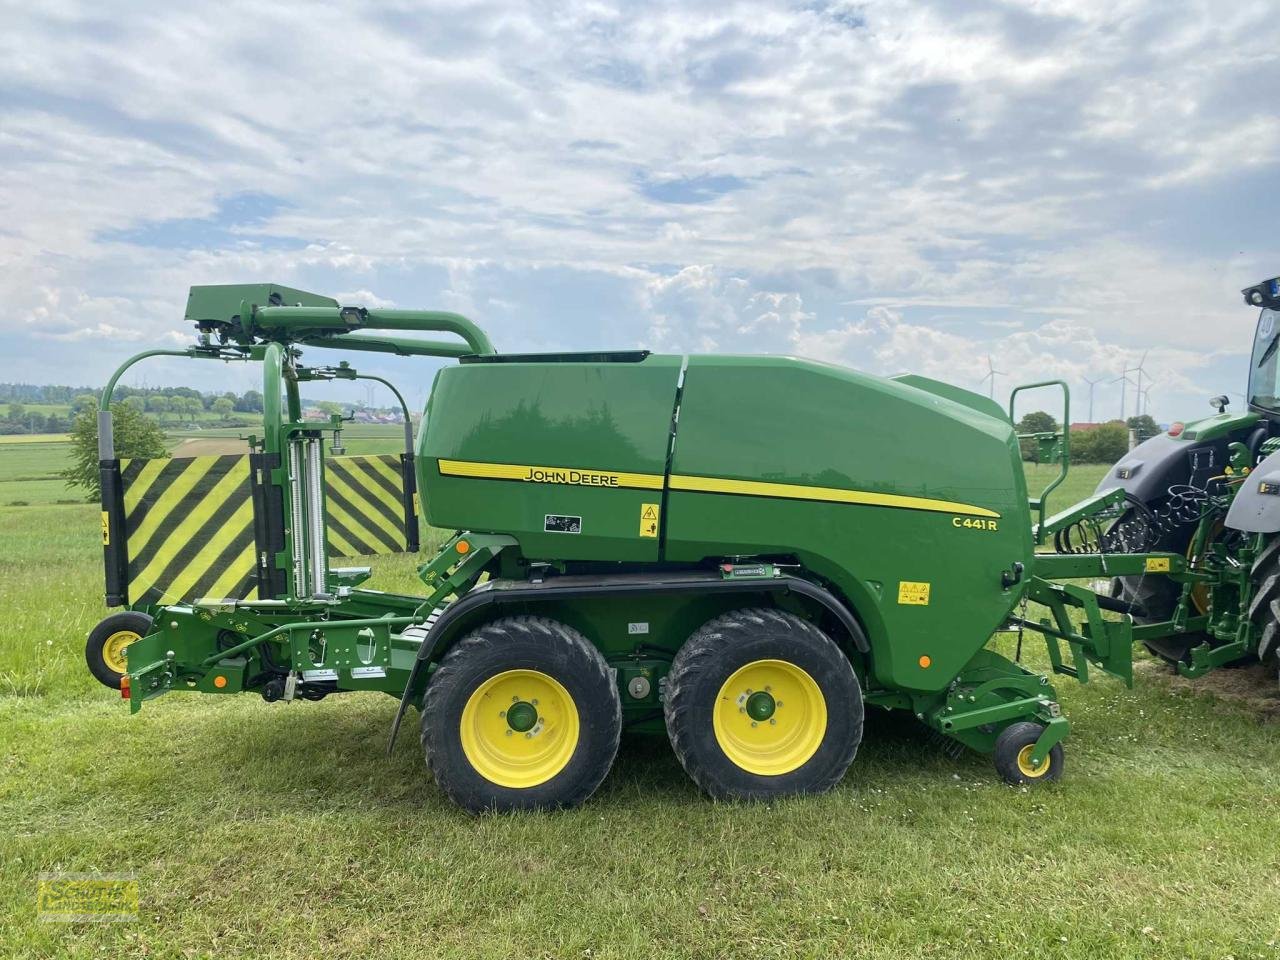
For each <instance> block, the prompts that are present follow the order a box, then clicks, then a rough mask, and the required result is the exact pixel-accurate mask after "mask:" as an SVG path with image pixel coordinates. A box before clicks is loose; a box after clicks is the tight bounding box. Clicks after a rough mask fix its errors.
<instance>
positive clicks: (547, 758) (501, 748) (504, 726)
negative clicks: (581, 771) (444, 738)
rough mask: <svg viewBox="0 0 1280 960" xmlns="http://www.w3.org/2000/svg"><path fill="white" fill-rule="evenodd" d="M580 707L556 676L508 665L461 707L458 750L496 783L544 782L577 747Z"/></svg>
mask: <svg viewBox="0 0 1280 960" xmlns="http://www.w3.org/2000/svg"><path fill="white" fill-rule="evenodd" d="M578 730H579V722H578V707H577V705H576V704H575V703H574V702H573V697H572V696H570V695H569V691H568V690H566V689H565V688H564V686H563V685H562V684H561V683H560V681H558V680H556V679H555V677H552V676H549V675H548V674H545V673H542V672H540V671H538V670H507V671H504V672H503V673H499V674H497V675H495V676H492V677H490V678H489V679H488V680H486V681H485V682H484V683H482V684H480V686H478V687H477V688H476V689H475V692H474V693H472V694H471V696H470V697H469V698H468V699H467V704H466V706H465V707H463V708H462V721H461V724H460V731H459V732H460V734H461V740H462V752H463V753H464V754H466V757H467V760H468V761H469V762H470V764H471V766H472V767H473V768H474V769H475V771H476V772H477V773H478V774H480V776H482V777H484V778H485V779H486V780H488V781H490V782H491V783H496V784H497V785H498V786H500V787H515V788H527V787H536V786H538V784H540V783H546V782H547V781H548V780H550V779H551V778H552V777H554V776H555V775H556V774H558V773H559V772H560V771H561V770H563V769H564V768H565V766H566V765H567V764H568V763H569V760H570V759H571V758H572V757H573V752H574V750H576V749H577V747H578Z"/></svg>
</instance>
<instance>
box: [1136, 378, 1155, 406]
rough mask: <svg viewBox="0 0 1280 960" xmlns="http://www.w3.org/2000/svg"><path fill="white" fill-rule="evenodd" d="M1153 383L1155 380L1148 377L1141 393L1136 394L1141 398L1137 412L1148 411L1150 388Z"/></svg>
mask: <svg viewBox="0 0 1280 960" xmlns="http://www.w3.org/2000/svg"><path fill="white" fill-rule="evenodd" d="M1155 385H1156V382H1155V381H1154V380H1152V379H1150V378H1148V379H1147V387H1146V389H1145V390H1143V391H1142V393H1140V394H1138V396H1140V397H1141V398H1142V406H1141V407H1139V408H1138V413H1139V414H1146V413H1149V412H1150V410H1149V409H1148V408H1149V407H1150V406H1151V388H1152V387H1154V386H1155Z"/></svg>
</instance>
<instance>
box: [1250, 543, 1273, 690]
mask: <svg viewBox="0 0 1280 960" xmlns="http://www.w3.org/2000/svg"><path fill="white" fill-rule="evenodd" d="M1252 577H1253V591H1254V592H1253V600H1252V601H1251V602H1250V604H1249V619H1250V620H1252V621H1253V624H1254V626H1255V627H1256V628H1257V630H1258V659H1259V660H1261V661H1262V662H1263V663H1266V664H1269V665H1270V666H1271V667H1272V669H1276V670H1277V671H1278V672H1280V537H1276V538H1275V539H1273V540H1272V541H1271V542H1270V543H1268V544H1267V545H1266V546H1265V547H1264V548H1263V549H1262V552H1261V553H1259V554H1258V556H1257V559H1255V560H1254V561H1253V570H1252Z"/></svg>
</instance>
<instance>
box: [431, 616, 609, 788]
mask: <svg viewBox="0 0 1280 960" xmlns="http://www.w3.org/2000/svg"><path fill="white" fill-rule="evenodd" d="M516 671H518V672H519V674H518V676H519V677H520V678H522V679H521V680H520V681H518V682H519V683H524V684H526V685H531V686H532V687H533V690H534V692H535V693H536V691H537V690H539V689H540V690H543V691H548V690H550V691H551V693H550V696H548V697H547V699H548V701H550V702H548V703H543V704H541V706H542V711H541V712H539V711H538V710H537V709H536V708H537V706H538V705H539V704H538V700H537V697H536V696H535V697H526V698H525V699H524V700H521V699H520V698H519V696H518V695H517V696H516V698H515V700H516V701H519V702H520V703H522V704H524V705H525V706H524V707H522V709H525V708H527V707H529V706H531V705H532V706H533V707H534V709H533V713H532V714H528V716H529V717H531V718H534V717H536V718H537V719H536V720H535V719H530V720H529V721H528V722H529V723H532V724H534V725H533V726H532V727H525V726H524V725H523V723H521V724H516V722H515V720H514V716H515V711H514V710H512V711H511V715H512V718H513V719H510V720H503V721H502V724H499V727H498V729H494V728H492V726H490V727H482V726H480V724H483V723H485V722H486V720H487V722H488V723H489V724H491V725H492V724H493V723H495V721H494V717H503V718H505V717H507V709H508V708H509V707H510V706H511V703H512V702H515V701H512V700H510V699H509V698H507V697H505V696H502V697H498V695H497V693H496V691H499V690H502V691H506V692H509V691H510V690H511V689H513V688H512V687H511V686H505V687H504V686H500V685H501V684H502V683H503V682H504V681H503V676H504V675H516V674H514V673H513V672H516ZM547 678H549V679H547ZM512 682H513V683H517V681H512ZM517 686H518V683H517ZM486 691H495V693H494V694H493V695H492V696H493V697H494V699H493V700H492V702H489V703H486V700H488V699H489V698H490V693H488V692H486ZM498 699H501V700H502V701H503V702H502V703H499V702H498ZM473 700H474V703H473ZM490 711H492V712H493V715H494V716H493V717H491V716H490V715H489V714H490ZM541 721H545V722H546V727H545V728H544V727H543V726H542V725H540V723H541ZM503 724H509V726H503ZM420 732H421V742H422V749H423V752H424V753H425V755H426V761H427V766H428V768H429V769H430V770H431V772H432V774H433V775H434V776H435V780H436V783H438V784H439V785H440V788H441V789H442V790H443V791H444V792H445V793H446V794H447V795H448V796H449V798H450V799H451V800H453V802H454V803H456V804H457V805H458V806H460V807H462V808H463V809H464V810H467V811H469V812H472V813H481V812H485V811H497V812H509V811H517V810H555V809H562V808H568V807H576V806H578V805H580V804H581V803H583V802H584V801H585V800H586V799H587V798H588V797H590V796H591V794H593V793H595V791H596V788H597V787H599V786H600V784H601V782H602V781H603V780H604V778H605V777H606V776H607V775H608V773H609V769H610V767H612V766H613V760H614V757H615V756H616V755H617V752H618V741H619V739H620V737H621V734H622V701H621V698H620V697H619V695H618V686H617V682H616V681H615V679H614V675H613V671H611V670H610V669H609V665H608V664H607V663H606V662H605V659H604V657H603V656H601V654H600V651H599V650H597V649H596V648H595V647H594V646H592V645H591V644H590V643H589V642H588V641H587V640H586V638H584V637H583V636H582V634H580V633H578V632H577V631H576V630H574V629H572V628H570V627H568V626H565V625H564V624H563V623H560V622H558V621H556V620H550V619H547V618H545V617H528V616H523V617H507V618H504V619H500V620H494V621H491V622H490V623H486V624H484V625H482V626H480V627H478V628H476V629H475V630H474V631H472V632H471V633H470V634H468V635H467V636H466V637H464V638H463V639H462V640H460V641H459V642H458V643H457V644H456V645H454V646H453V648H452V649H450V650H449V652H448V653H446V654H445V656H444V658H443V659H442V660H441V662H440V667H439V669H437V670H436V671H435V673H434V674H433V675H432V677H431V681H430V683H428V684H427V689H426V693H425V694H424V696H423V704H422V720H421V728H420ZM503 735H505V736H506V737H507V738H509V739H508V740H504V739H503ZM541 736H545V737H546V738H547V739H546V740H545V741H544V743H545V744H546V747H542V746H541V745H539V746H538V747H536V748H534V749H544V750H550V751H551V753H550V754H544V756H546V755H549V756H551V758H552V759H551V760H545V759H544V760H543V761H537V760H531V759H530V758H529V757H527V756H526V757H522V756H519V755H517V752H513V751H518V750H519V748H520V740H521V738H523V739H524V740H526V741H527V740H528V739H529V738H532V737H541ZM468 737H470V739H469V740H468ZM468 743H470V744H471V746H470V747H469V746H468V745H467V744H468ZM513 744H514V746H513ZM469 751H470V752H469ZM537 762H541V763H544V764H545V766H544V768H543V769H544V770H545V771H546V775H545V776H544V778H543V779H541V780H538V781H537V782H529V783H521V782H519V781H520V779H521V778H522V777H524V776H525V774H526V773H527V765H529V764H533V763H537ZM522 764H525V765H526V767H524V768H522V766H521V765H522ZM537 776H542V774H538V775H537ZM495 777H496V778H497V779H494V778H495ZM504 778H506V780H507V782H505V783H504V782H500V781H501V780H502V779H504Z"/></svg>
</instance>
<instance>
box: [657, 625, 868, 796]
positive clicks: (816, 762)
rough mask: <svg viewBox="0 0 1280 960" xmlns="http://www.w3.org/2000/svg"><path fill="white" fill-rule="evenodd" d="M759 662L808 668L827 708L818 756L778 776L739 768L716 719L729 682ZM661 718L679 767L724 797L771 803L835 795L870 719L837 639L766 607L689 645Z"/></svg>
mask: <svg viewBox="0 0 1280 960" xmlns="http://www.w3.org/2000/svg"><path fill="white" fill-rule="evenodd" d="M761 659H778V660H787V661H790V662H794V663H796V664H797V665H798V666H801V667H803V668H804V669H805V670H806V671H807V672H808V673H809V675H810V676H811V677H813V679H814V680H815V681H816V682H817V684H818V688H819V689H820V690H821V691H822V695H823V698H824V699H825V700H826V703H827V732H826V735H825V737H824V738H823V741H822V743H821V744H820V745H819V747H818V750H817V752H816V753H815V754H814V755H813V756H812V757H811V758H810V759H809V760H808V761H807V762H805V763H804V764H803V765H802V766H801V767H799V768H798V769H796V770H793V771H791V772H789V773H785V774H782V775H780V776H762V775H760V774H755V773H751V772H750V771H747V770H743V769H742V768H741V767H739V766H737V765H736V764H734V763H733V762H732V761H731V760H730V759H729V758H728V757H727V756H725V754H724V751H723V750H722V749H721V748H720V745H719V743H718V742H717V741H716V738H715V731H714V728H713V727H712V721H711V710H712V708H713V707H714V704H715V698H716V695H717V694H718V693H719V690H720V687H721V686H723V684H724V681H725V680H726V679H728V677H729V676H730V675H731V674H732V673H733V672H734V671H735V670H737V669H738V668H739V667H741V666H743V665H745V664H747V663H750V662H752V661H754V660H761ZM663 714H664V717H665V719H666V724H667V736H668V737H669V738H670V740H671V746H672V748H673V749H674V751H675V754H676V758H677V759H678V760H679V761H680V765H681V766H682V767H684V770H685V772H686V773H687V774H688V775H689V777H690V778H691V779H692V780H693V782H694V783H696V784H697V785H698V786H699V787H700V788H701V789H702V790H703V791H704V792H706V793H707V794H708V795H710V796H712V797H714V798H716V799H719V800H769V799H772V798H774V797H779V796H786V795H791V794H811V793H822V792H824V791H827V790H830V789H831V788H832V787H834V786H835V785H836V784H837V783H839V782H840V780H841V778H843V777H844V775H845V772H846V771H847V770H848V769H849V765H850V764H851V763H853V758H854V756H855V755H856V754H857V752H858V745H859V744H860V743H861V742H862V725H863V715H864V714H863V703H862V687H861V685H860V684H859V682H858V676H857V674H856V673H854V670H853V665H852V664H851V663H850V662H849V658H848V657H846V656H845V654H844V652H843V651H842V650H841V649H840V647H839V646H837V645H836V643H835V641H834V640H832V639H831V638H830V637H829V636H827V634H826V633H824V632H823V631H822V630H820V629H819V628H818V627H816V626H814V625H813V624H812V623H810V622H809V621H807V620H805V619H803V618H801V617H797V616H795V615H793V614H790V613H785V612H783V611H780V610H774V609H771V608H767V607H760V608H749V609H742V610H734V611H731V612H729V613H726V614H722V615H721V616H718V617H716V618H715V619H713V620H710V621H708V622H707V623H705V624H703V625H702V627H700V628H699V629H698V630H697V631H695V632H694V633H693V635H692V636H690V637H689V639H688V640H686V641H685V643H684V645H683V646H682V647H681V648H680V650H679V652H678V653H677V654H676V657H675V660H674V661H673V662H672V664H671V672H670V673H668V674H667V684H666V696H665V698H664V702H663Z"/></svg>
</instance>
